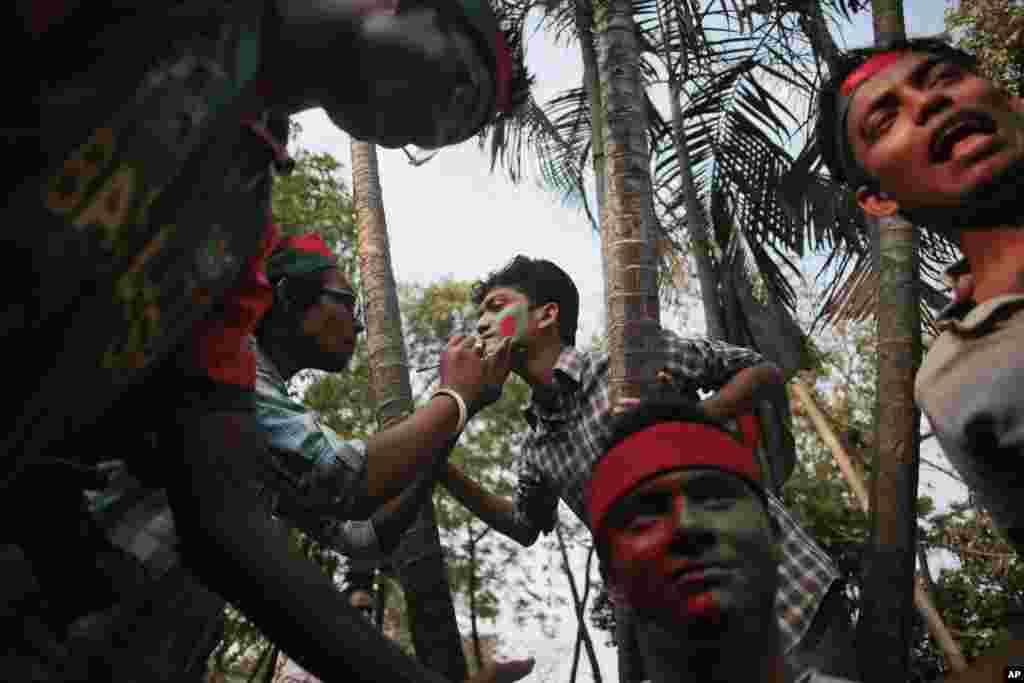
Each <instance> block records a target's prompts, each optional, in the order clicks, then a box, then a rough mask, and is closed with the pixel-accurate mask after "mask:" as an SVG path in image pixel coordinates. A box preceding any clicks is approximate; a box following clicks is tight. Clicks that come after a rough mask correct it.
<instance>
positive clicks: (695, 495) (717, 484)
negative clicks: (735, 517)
mask: <svg viewBox="0 0 1024 683" xmlns="http://www.w3.org/2000/svg"><path fill="white" fill-rule="evenodd" d="M689 496H690V499H691V500H692V501H693V502H694V503H696V504H698V505H701V506H702V507H705V508H710V509H713V510H725V509H729V508H731V507H732V506H733V505H735V504H736V501H737V499H738V498H739V496H740V490H739V488H738V487H737V486H735V485H734V484H733V483H732V482H730V481H725V480H722V479H719V478H717V477H714V478H712V477H708V478H705V479H703V480H701V481H699V482H695V483H694V485H693V486H691V487H690V491H689Z"/></svg>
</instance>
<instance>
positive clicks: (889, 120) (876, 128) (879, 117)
mask: <svg viewBox="0 0 1024 683" xmlns="http://www.w3.org/2000/svg"><path fill="white" fill-rule="evenodd" d="M895 120H896V112H895V111H894V110H892V109H883V110H880V111H879V112H878V113H876V114H874V115H872V117H871V119H870V121H868V129H867V137H868V141H869V142H874V141H876V140H878V139H880V138H881V137H882V136H883V135H885V134H886V133H887V132H889V129H890V128H892V124H893V122H894V121H895Z"/></svg>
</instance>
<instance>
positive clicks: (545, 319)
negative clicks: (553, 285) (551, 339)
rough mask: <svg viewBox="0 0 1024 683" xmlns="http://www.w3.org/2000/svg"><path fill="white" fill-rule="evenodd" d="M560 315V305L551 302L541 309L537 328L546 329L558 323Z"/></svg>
mask: <svg viewBox="0 0 1024 683" xmlns="http://www.w3.org/2000/svg"><path fill="white" fill-rule="evenodd" d="M558 313H559V308H558V304H556V303H555V302H553V301H551V302H548V303H546V304H544V305H543V306H541V307H540V320H538V321H537V326H538V327H541V328H544V327H548V326H549V325H553V324H555V323H557V322H558Z"/></svg>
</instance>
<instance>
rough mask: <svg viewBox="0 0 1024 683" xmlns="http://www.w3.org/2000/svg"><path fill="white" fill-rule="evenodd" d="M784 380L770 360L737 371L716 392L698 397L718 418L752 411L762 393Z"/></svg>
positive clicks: (733, 416) (762, 396) (780, 372)
mask: <svg viewBox="0 0 1024 683" xmlns="http://www.w3.org/2000/svg"><path fill="white" fill-rule="evenodd" d="M784 383H785V378H784V377H783V375H782V371H781V370H779V368H778V367H777V366H776V365H775V364H774V363H768V362H765V363H759V364H757V365H755V366H753V367H749V368H744V369H742V370H740V371H739V372H737V373H736V374H735V375H734V376H733V378H732V379H731V380H729V381H728V382H727V383H726V384H725V386H723V387H722V388H721V389H719V390H718V392H717V393H715V394H714V395H712V396H710V397H709V398H707V399H705V400H703V401H701V404H700V405H701V408H703V409H704V412H706V413H707V414H708V415H710V416H711V417H716V418H719V419H722V420H728V419H732V418H735V417H737V416H739V415H743V414H745V413H752V412H753V411H754V409H755V407H756V406H757V404H758V402H759V401H760V400H761V399H762V398H766V396H765V394H766V393H767V391H768V390H769V389H771V388H773V387H777V386H781V385H782V384H784Z"/></svg>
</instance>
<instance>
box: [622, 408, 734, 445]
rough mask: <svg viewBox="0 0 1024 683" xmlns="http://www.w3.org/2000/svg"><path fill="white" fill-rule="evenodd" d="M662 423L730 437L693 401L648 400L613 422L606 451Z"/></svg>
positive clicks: (719, 424) (718, 423)
mask: <svg viewBox="0 0 1024 683" xmlns="http://www.w3.org/2000/svg"><path fill="white" fill-rule="evenodd" d="M661 422H688V423H691V424H700V425H707V426H709V427H714V428H716V429H719V430H721V431H723V432H726V433H729V430H727V429H726V428H725V425H723V424H722V423H721V422H720V421H718V420H716V419H715V418H713V417H711V416H709V415H708V414H707V413H705V412H704V411H703V410H701V409H700V407H698V406H697V404H696V403H694V402H693V401H687V400H684V399H680V398H674V397H667V396H665V397H657V398H651V399H646V400H644V401H642V402H641V403H640V405H639V406H637V407H636V408H635V409H633V410H628V411H626V412H624V413H622V414H620V415H618V416H616V417H615V418H614V419H613V421H612V426H611V429H610V431H609V437H608V445H607V446H606V447H605V450H611V449H612V448H614V447H615V446H617V445H618V444H619V443H621V442H622V441H625V440H626V438H628V437H629V436H630V435H632V434H636V433H637V432H642V431H643V430H645V429H647V428H648V427H653V426H654V425H656V424H659V423H661ZM730 436H731V434H730Z"/></svg>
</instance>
